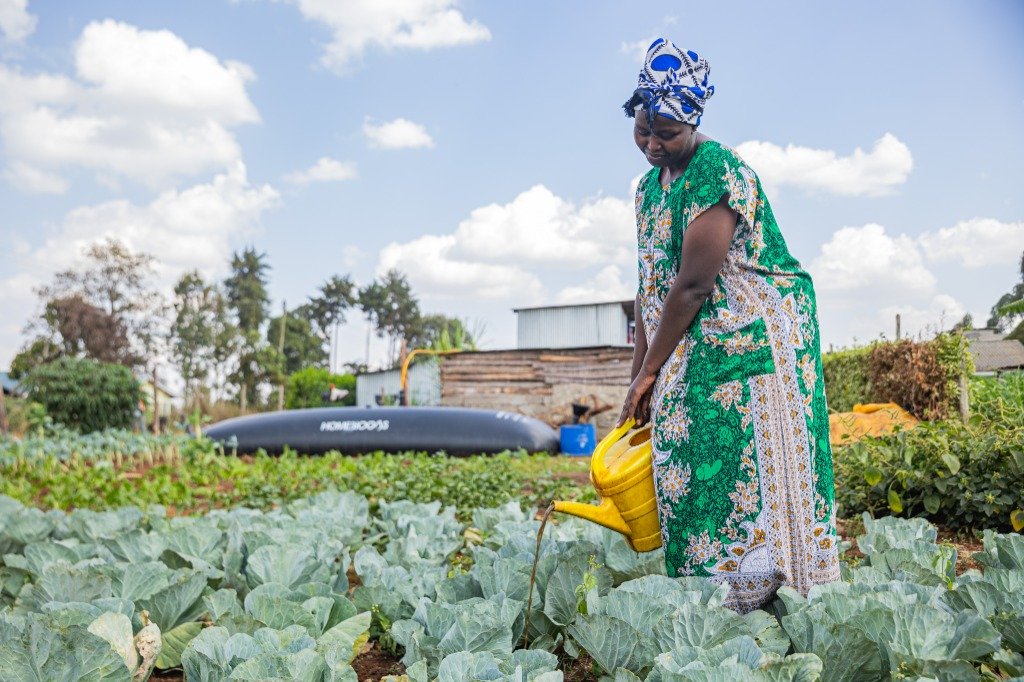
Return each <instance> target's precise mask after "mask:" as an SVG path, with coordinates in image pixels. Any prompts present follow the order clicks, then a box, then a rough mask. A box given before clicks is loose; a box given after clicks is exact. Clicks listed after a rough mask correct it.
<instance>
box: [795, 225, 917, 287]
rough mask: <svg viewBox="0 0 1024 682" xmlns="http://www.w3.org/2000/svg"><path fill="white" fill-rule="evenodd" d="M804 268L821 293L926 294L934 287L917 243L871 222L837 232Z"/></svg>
mask: <svg viewBox="0 0 1024 682" xmlns="http://www.w3.org/2000/svg"><path fill="white" fill-rule="evenodd" d="M808 269H809V270H810V272H811V273H812V275H813V276H814V282H815V285H816V286H817V288H818V289H820V290H822V291H833V292H854V291H857V292H865V291H870V292H873V293H880V292H892V293H893V294H896V293H899V294H905V293H907V292H911V293H915V294H927V293H930V292H931V291H932V290H933V289H934V287H935V276H934V275H933V274H932V273H931V271H929V270H928V268H927V267H926V266H925V264H924V258H923V257H922V253H921V249H920V248H919V247H918V245H917V242H916V241H915V240H914V239H913V238H911V237H908V236H907V235H903V234H901V235H899V236H896V237H891V236H889V235H888V234H887V233H886V231H885V228H884V227H882V226H881V225H878V224H875V223H870V224H868V225H864V226H863V227H843V228H841V229H839V230H837V231H836V232H835V234H833V235H832V239H830V240H829V241H828V242H826V243H825V244H823V245H822V247H821V253H820V254H819V255H818V257H817V258H815V259H814V261H813V262H812V263H811V264H810V266H809V268H808Z"/></svg>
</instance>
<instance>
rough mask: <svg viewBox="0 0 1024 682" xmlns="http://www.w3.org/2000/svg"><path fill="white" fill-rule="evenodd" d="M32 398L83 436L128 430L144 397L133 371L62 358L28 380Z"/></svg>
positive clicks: (83, 360) (77, 359) (37, 370)
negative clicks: (108, 430)
mask: <svg viewBox="0 0 1024 682" xmlns="http://www.w3.org/2000/svg"><path fill="white" fill-rule="evenodd" d="M25 385H26V386H27V387H28V393H29V398H30V399H31V400H33V401H35V402H38V403H40V404H41V405H43V406H44V407H45V408H46V413H47V414H48V415H49V416H50V417H52V418H53V420H54V421H56V422H59V423H61V424H64V425H65V426H67V427H69V428H72V429H77V430H79V431H81V432H82V433H89V432H92V431H99V430H101V429H105V428H128V427H129V426H131V423H132V418H133V416H134V414H135V409H136V407H137V406H138V404H139V400H140V399H141V398H142V390H141V388H140V386H139V382H138V380H136V378H135V376H134V375H133V374H132V372H131V370H130V369H128V368H127V367H124V366H123V365H117V364H112V363H106V362H98V361H96V360H88V359H79V358H68V357H65V358H60V359H58V360H55V361H53V362H50V363H47V364H45V365H40V366H38V367H36V368H34V369H33V370H32V371H31V372H30V373H29V375H28V377H27V378H26V379H25Z"/></svg>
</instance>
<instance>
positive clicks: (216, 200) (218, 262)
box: [0, 162, 279, 361]
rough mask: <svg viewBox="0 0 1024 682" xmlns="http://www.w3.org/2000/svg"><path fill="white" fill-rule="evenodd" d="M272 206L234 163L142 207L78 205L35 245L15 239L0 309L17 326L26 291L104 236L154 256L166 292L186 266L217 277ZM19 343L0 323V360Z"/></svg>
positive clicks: (271, 197) (28, 299) (265, 188)
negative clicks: (236, 246)
mask: <svg viewBox="0 0 1024 682" xmlns="http://www.w3.org/2000/svg"><path fill="white" fill-rule="evenodd" d="M278 204H279V196H278V193H277V191H276V190H274V188H272V187H270V186H269V185H262V186H253V185H251V184H250V183H249V181H248V178H247V175H246V169H245V166H244V165H243V164H242V163H241V162H238V163H236V164H234V165H233V166H232V167H231V168H230V169H228V170H227V171H225V172H224V173H221V174H218V175H217V176H216V177H214V178H213V179H212V180H211V181H210V182H207V183H202V184H198V185H194V186H192V187H189V188H186V189H183V190H168V191H165V192H162V193H160V194H159V195H158V196H157V197H156V198H155V199H153V200H152V201H151V202H149V203H148V204H135V203H132V202H129V201H125V200H116V201H108V202H104V203H101V204H95V205H88V206H80V207H78V208H75V209H73V210H72V211H70V212H69V213H68V214H67V215H66V216H65V217H64V219H63V220H62V221H61V223H60V224H59V225H58V226H57V228H56V229H55V231H54V233H53V234H52V236H50V237H49V238H47V239H46V240H45V241H43V242H42V243H41V244H39V245H37V246H35V247H34V248H27V247H26V246H25V244H24V243H18V244H16V247H17V248H18V251H19V257H18V258H17V260H16V268H17V271H16V272H15V273H14V274H12V275H11V276H10V277H7V278H4V279H0V308H2V309H3V310H4V317H5V318H7V319H14V320H17V321H18V325H17V327H20V326H21V325H22V324H24V322H25V321H26V320H28V319H29V317H30V316H31V315H32V311H33V309H34V307H35V295H34V294H33V288H35V287H36V286H39V285H41V284H44V283H46V282H47V281H49V279H50V278H51V277H52V276H53V274H54V273H55V272H57V271H59V270H63V269H66V268H70V267H74V266H75V265H77V264H78V263H79V262H80V261H81V254H82V252H83V250H84V249H85V248H86V247H87V246H89V245H90V244H94V243H96V242H97V241H100V240H102V239H105V238H109V237H112V238H116V239H118V240H120V241H121V242H123V243H125V244H126V245H127V246H129V247H130V248H131V249H132V250H134V251H137V252H145V253H150V254H154V255H156V256H158V259H157V262H156V263H155V270H156V275H157V278H158V282H159V284H160V286H161V287H162V288H163V289H164V292H165V294H167V295H168V296H169V295H170V289H171V287H172V286H173V283H174V282H175V280H176V279H177V278H178V277H179V276H180V275H181V274H182V273H183V272H184V271H186V270H190V269H193V268H197V269H199V270H200V271H201V272H203V273H204V274H205V275H207V276H211V277H212V276H217V275H219V274H222V273H223V272H224V271H225V270H226V268H227V259H228V257H229V255H230V253H231V250H232V247H233V245H234V244H235V243H237V242H238V241H239V240H240V239H242V238H244V237H245V236H247V235H250V234H251V233H252V232H253V230H254V229H255V228H256V226H257V225H258V224H259V221H260V218H261V216H262V214H263V213H264V212H265V211H267V210H270V209H272V208H274V207H276V206H277V205H278ZM20 342H21V340H20V339H19V338H18V329H13V330H12V329H8V328H7V327H3V328H0V359H2V361H7V360H9V359H10V358H11V357H12V356H13V355H14V352H15V351H16V349H17V347H18V346H20Z"/></svg>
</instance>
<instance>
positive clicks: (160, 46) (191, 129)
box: [0, 20, 259, 192]
mask: <svg viewBox="0 0 1024 682" xmlns="http://www.w3.org/2000/svg"><path fill="white" fill-rule="evenodd" d="M74 58H75V69H76V77H75V78H71V77H68V76H64V75H59V74H45V73H43V74H36V75H26V74H23V73H20V72H18V71H15V70H12V69H10V68H8V67H5V66H2V65H0V91H2V92H3V93H4V97H3V99H2V101H0V138H2V140H3V144H4V148H5V151H6V154H7V157H8V158H9V160H10V163H11V167H10V169H9V170H8V173H7V176H8V178H9V179H11V180H12V181H14V182H16V183H18V184H19V185H20V186H22V187H25V188H28V189H35V190H36V191H40V190H41V191H50V192H55V191H57V190H58V189H60V188H61V181H59V179H58V175H57V173H58V171H60V170H61V169H64V168H68V167H80V168H85V169H88V170H92V171H93V172H95V173H96V174H97V177H98V179H101V180H103V181H108V182H109V181H111V180H112V179H114V178H118V177H120V178H128V179H131V180H133V181H137V182H142V183H145V184H147V185H149V186H151V187H154V188H156V187H160V186H161V185H162V184H164V183H165V182H166V181H167V180H168V179H169V178H172V177H176V176H192V175H196V174H198V173H202V172H207V171H211V170H213V171H217V170H222V169H224V168H229V167H231V166H232V165H233V164H235V163H236V162H238V161H239V160H240V159H241V150H240V149H239V146H238V143H237V141H236V140H235V138H234V136H233V134H232V133H231V132H229V128H230V127H233V126H236V125H239V124H243V123H251V122H256V121H258V120H259V114H258V113H257V111H256V108H255V106H254V105H253V104H252V102H251V101H250V100H249V97H248V95H247V93H246V90H245V87H246V84H247V83H248V82H249V81H251V80H252V79H253V74H252V71H251V69H249V68H248V67H246V66H244V65H242V64H239V63H235V62H224V63H222V62H220V61H219V60H218V59H217V58H216V57H214V56H213V55H211V54H210V53H208V52H206V51H204V50H201V49H198V48H192V47H189V46H188V45H187V44H186V43H185V42H184V41H182V40H181V39H180V38H179V37H177V36H176V35H174V34H173V33H170V32H169V31H145V30H141V29H138V28H136V27H134V26H131V25H128V24H124V23H119V22H115V21H110V20H108V21H102V22H94V23H91V24H89V25H88V26H86V28H85V29H84V30H83V32H82V35H81V37H80V39H79V40H78V41H77V43H76V45H75V50H74Z"/></svg>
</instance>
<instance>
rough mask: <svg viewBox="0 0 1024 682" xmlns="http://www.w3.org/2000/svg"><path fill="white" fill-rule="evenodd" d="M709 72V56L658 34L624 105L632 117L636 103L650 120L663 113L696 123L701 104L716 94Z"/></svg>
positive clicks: (679, 119)
mask: <svg viewBox="0 0 1024 682" xmlns="http://www.w3.org/2000/svg"><path fill="white" fill-rule="evenodd" d="M710 75H711V67H710V65H708V60H706V59H704V58H703V57H701V56H700V55H698V54H697V53H696V52H694V51H693V50H686V51H683V50H680V49H679V48H678V47H676V46H675V45H674V44H673V43H672V41H670V40H666V39H664V38H658V39H657V40H655V41H654V42H653V43H651V46H650V47H649V48H647V56H646V57H645V58H644V68H643V69H642V70H641V71H640V78H639V80H638V82H637V87H636V91H635V92H634V93H633V96H632V97H631V98H630V100H629V101H628V102H626V104H625V105H624V106H623V108H624V109H625V110H626V115H627V116H630V117H632V116H634V115H635V107H636V106H638V105H643V108H644V111H645V112H646V114H647V120H648V122H649V123H651V124H653V122H654V117H655V116H665V117H666V118H671V119H674V120H676V121H680V122H681V123H688V124H690V125H693V126H698V125H700V117H701V114H703V113H704V105H705V104H706V103H707V101H708V99H709V98H710V97H711V95H713V94H715V86H713V85H709V84H708V77H709V76H710Z"/></svg>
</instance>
